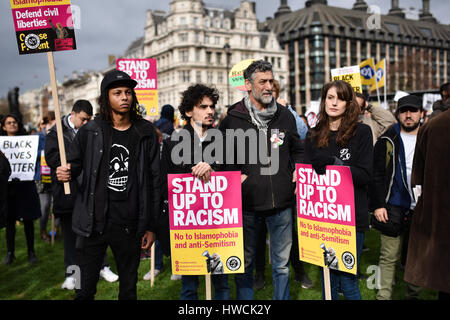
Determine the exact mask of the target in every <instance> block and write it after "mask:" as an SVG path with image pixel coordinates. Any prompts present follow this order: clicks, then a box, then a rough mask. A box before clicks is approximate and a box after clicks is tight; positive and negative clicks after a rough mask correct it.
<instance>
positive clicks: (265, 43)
mask: <svg viewBox="0 0 450 320" xmlns="http://www.w3.org/2000/svg"><path fill="white" fill-rule="evenodd" d="M144 57H145V58H154V59H156V60H157V61H158V96H159V97H158V99H159V105H160V106H162V105H164V104H171V105H173V106H174V107H175V108H176V107H177V106H178V105H179V103H180V99H181V93H182V92H183V91H184V90H186V89H187V87H188V86H189V85H191V84H195V83H204V84H207V85H214V86H215V87H216V88H217V89H218V91H219V92H220V100H219V103H218V106H217V107H218V110H217V112H218V113H222V112H224V110H225V107H226V106H227V105H231V104H233V103H235V102H237V101H239V100H240V99H242V97H243V96H244V94H243V93H241V92H239V91H237V90H235V89H234V88H230V86H229V84H228V72H227V71H229V70H230V69H231V68H232V66H234V65H235V64H237V63H239V62H240V61H242V60H245V59H265V60H267V61H270V62H271V63H272V64H273V66H274V74H275V77H276V78H277V79H278V80H279V81H280V83H281V85H282V88H285V86H286V83H287V78H288V73H287V55H286V52H285V51H284V50H283V49H282V48H281V47H280V45H279V43H278V41H277V38H276V35H275V34H274V33H273V32H272V31H271V30H270V29H269V28H268V26H267V24H263V23H260V22H259V21H258V20H257V18H256V12H255V3H253V2H250V1H242V2H241V4H240V6H239V7H238V8H236V9H235V10H234V11H229V10H225V9H221V8H208V7H205V5H204V3H203V1H202V0H172V1H171V2H170V12H169V13H168V14H166V13H165V12H163V11H150V10H149V11H148V12H147V23H146V27H145V36H144Z"/></svg>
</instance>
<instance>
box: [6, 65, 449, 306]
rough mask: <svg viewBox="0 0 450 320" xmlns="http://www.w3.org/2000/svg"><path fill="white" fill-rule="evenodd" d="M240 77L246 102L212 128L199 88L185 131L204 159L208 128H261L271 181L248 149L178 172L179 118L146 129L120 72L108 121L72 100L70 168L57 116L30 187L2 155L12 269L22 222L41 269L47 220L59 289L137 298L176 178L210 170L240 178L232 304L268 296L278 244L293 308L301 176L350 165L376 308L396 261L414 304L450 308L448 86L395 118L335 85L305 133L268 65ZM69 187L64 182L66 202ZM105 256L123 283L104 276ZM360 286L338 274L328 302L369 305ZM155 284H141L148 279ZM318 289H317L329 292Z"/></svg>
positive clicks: (192, 294)
mask: <svg viewBox="0 0 450 320" xmlns="http://www.w3.org/2000/svg"><path fill="white" fill-rule="evenodd" d="M244 78H245V88H246V91H247V95H246V96H245V98H244V99H243V100H241V101H239V102H237V103H235V104H234V105H232V106H229V107H228V110H227V113H226V115H224V116H223V117H221V121H220V123H219V124H216V123H215V119H216V116H217V115H216V114H215V113H216V110H215V107H216V104H217V102H218V101H219V99H220V98H221V97H220V96H219V93H218V91H217V90H216V89H215V88H214V87H213V86H208V85H204V84H196V85H192V86H190V87H189V88H188V89H187V90H186V91H185V92H183V93H182V96H181V103H180V106H179V107H178V111H179V113H180V114H181V117H182V119H183V120H185V122H186V125H185V126H184V129H186V130H187V131H188V132H189V133H190V137H191V139H192V141H191V143H192V144H194V143H196V142H197V141H198V142H199V143H200V145H201V148H202V150H204V149H205V148H207V147H208V144H209V143H210V140H208V139H205V137H206V136H208V133H209V132H210V131H209V130H211V129H213V128H218V129H219V130H220V131H221V132H222V134H223V135H225V134H226V132H228V130H239V129H242V130H244V131H247V130H256V132H258V134H257V135H256V136H257V139H258V141H257V144H258V145H261V143H260V141H259V140H260V139H263V140H265V141H266V142H267V144H268V145H269V146H270V144H271V143H273V141H271V138H272V134H273V132H275V134H276V135H277V137H276V139H275V141H277V142H278V143H279V144H278V152H279V153H278V156H279V158H278V166H279V168H278V170H277V171H276V172H270V173H269V174H262V172H263V171H264V170H265V169H267V164H263V163H257V164H253V163H250V162H249V158H250V154H249V153H250V150H251V146H250V145H249V144H250V141H249V140H245V141H244V144H245V145H244V146H239V148H240V149H239V150H244V151H245V154H244V159H245V161H244V163H242V162H239V161H234V164H232V165H230V164H228V163H227V164H218V163H213V162H211V163H208V162H203V161H200V162H198V161H197V162H195V160H196V159H195V157H194V155H192V159H191V161H190V163H183V164H181V165H177V164H175V163H174V161H173V160H172V158H171V154H172V150H173V148H174V147H175V146H176V144H177V143H176V142H175V141H172V140H171V135H172V134H173V132H174V130H176V128H174V114H175V109H174V108H173V107H172V106H170V105H166V106H164V108H163V109H162V113H161V118H160V120H158V121H157V122H156V123H154V124H152V123H151V122H149V121H147V120H145V119H143V117H142V116H141V115H140V113H139V104H138V101H137V98H136V93H135V90H134V88H135V87H136V85H137V82H136V81H134V80H132V79H131V78H130V77H129V76H128V74H126V73H124V72H121V71H117V70H113V71H110V72H108V73H107V74H106V75H105V77H104V79H103V81H102V83H101V90H100V97H99V99H98V104H99V106H100V110H99V113H98V114H97V115H96V116H95V118H94V119H93V120H91V117H92V116H93V108H92V105H91V104H90V103H89V102H88V101H86V100H79V101H77V102H76V103H75V104H74V105H73V109H72V112H71V113H70V114H68V115H65V116H64V117H63V118H62V119H61V120H62V128H63V140H64V144H65V149H66V156H67V164H66V165H62V163H61V160H60V156H59V147H58V139H57V138H58V137H57V130H56V126H54V122H55V117H54V114H51V113H50V114H48V115H46V116H45V117H44V118H43V119H42V121H41V122H40V126H39V128H40V131H39V132H38V133H37V134H38V135H39V148H38V159H36V164H37V165H36V168H37V169H36V175H35V181H20V180H18V179H17V178H15V179H12V181H8V178H9V176H10V175H11V168H10V165H9V163H8V159H7V158H6V157H5V156H4V154H3V153H1V152H0V164H1V167H0V188H1V194H0V195H1V199H0V200H1V202H0V208H1V214H0V227H6V244H7V246H6V248H7V252H6V256H5V258H4V260H3V263H4V264H5V265H10V264H12V263H14V260H15V232H16V221H20V222H22V223H23V226H24V231H25V238H26V245H27V252H28V261H29V263H30V264H36V263H38V257H37V256H36V252H35V249H34V222H35V220H37V219H40V223H39V226H40V238H41V239H42V241H46V242H48V241H49V236H48V232H47V221H48V219H49V213H50V212H52V214H53V215H54V217H55V218H57V220H58V223H57V224H58V225H60V226H61V229H62V239H63V246H64V265H65V268H66V269H65V270H64V273H65V280H64V283H63V285H62V288H63V289H68V290H74V289H75V292H76V299H80V300H83V299H84V300H86V299H87V300H92V299H94V298H95V294H96V288H97V282H98V281H99V278H100V277H103V278H105V279H106V280H108V281H111V282H114V281H117V280H118V281H119V299H121V300H134V299H136V298H137V282H138V267H139V263H140V259H141V258H142V254H143V252H147V251H148V249H149V248H150V247H151V245H152V244H153V243H155V244H156V257H155V258H156V272H155V275H158V274H159V273H160V271H161V269H162V268H163V263H162V261H163V255H166V256H170V240H169V209H168V205H167V204H168V192H167V191H168V188H167V175H168V174H174V173H188V174H192V175H193V176H194V177H196V178H198V179H200V180H202V181H204V182H206V181H209V179H210V177H211V173H212V172H214V171H240V172H241V184H242V209H243V212H242V217H243V236H244V239H243V240H244V260H245V268H244V273H242V274H235V275H234V281H235V284H236V285H235V288H236V298H237V299H243V300H252V299H254V292H255V290H257V289H261V288H263V287H264V284H265V274H264V270H265V261H266V256H265V253H266V243H269V244H270V245H269V250H268V252H269V255H270V261H271V269H272V278H273V281H272V283H273V299H276V300H288V299H290V285H291V284H290V268H289V264H290V263H291V264H292V267H293V270H294V271H295V279H296V280H297V281H298V282H299V283H300V284H301V285H302V287H303V288H304V289H306V290H307V289H310V288H312V287H314V285H315V284H314V283H313V282H312V281H311V279H309V277H308V275H307V273H306V272H305V270H304V265H305V263H304V262H301V261H300V260H299V257H298V239H297V231H296V220H295V217H296V204H295V197H296V196H295V193H296V184H295V181H296V174H295V171H294V165H295V163H305V164H311V165H312V167H313V169H314V171H315V173H316V174H317V175H323V174H325V172H326V167H327V166H328V165H337V166H347V167H349V168H350V172H351V175H352V180H353V184H354V199H355V218H356V254H357V261H358V263H359V262H360V260H361V256H362V255H363V251H364V239H365V233H366V232H367V231H368V230H369V229H370V228H371V227H372V228H374V229H376V230H378V231H379V233H380V255H379V272H380V274H379V280H380V281H379V285H378V288H377V295H376V298H377V299H378V300H390V299H392V288H393V285H394V278H395V268H396V265H397V264H398V263H399V262H401V264H402V265H403V266H405V278H404V281H405V282H406V284H407V285H406V288H407V289H406V292H405V297H406V298H408V299H418V298H419V293H420V290H421V289H422V288H429V289H433V290H436V291H438V292H439V299H446V300H448V299H449V295H450V277H449V276H448V273H447V270H446V266H447V263H446V262H449V255H448V252H450V232H449V227H448V226H449V225H450V222H449V210H450V203H449V201H450V200H449V198H448V197H447V196H446V192H445V187H446V186H448V185H450V181H449V179H450V175H449V174H448V168H447V167H448V166H447V165H446V164H447V163H448V159H449V157H450V141H449V134H448V129H447V126H448V123H449V120H450V119H449V117H450V113H449V112H448V108H449V106H450V84H449V83H446V84H444V85H443V86H442V87H441V96H442V100H439V101H437V102H436V103H435V104H434V106H433V109H434V112H433V114H432V115H431V116H430V117H429V119H425V117H424V113H423V102H422V99H421V98H420V97H419V96H415V95H408V96H405V97H403V98H401V99H400V100H399V101H398V102H397V104H396V108H395V113H394V114H393V113H391V112H390V111H389V110H385V109H384V108H383V107H381V106H373V105H371V104H370V102H369V101H368V99H367V96H365V95H363V94H360V93H356V92H354V90H353V88H352V87H351V86H350V85H349V84H348V83H346V82H344V81H333V82H330V83H327V84H325V85H324V86H323V88H322V93H321V103H320V112H319V114H318V122H317V124H316V125H315V126H314V127H313V128H309V126H308V122H307V121H305V120H306V119H304V118H302V117H300V116H299V115H298V114H297V112H296V111H295V109H294V108H293V107H292V106H291V105H289V104H288V103H287V101H286V100H284V99H281V98H280V97H279V94H280V86H279V83H278V82H277V81H276V80H275V79H274V74H273V69H272V65H271V64H270V63H268V62H266V61H263V60H259V61H255V62H253V63H252V64H251V65H250V66H249V67H248V68H247V69H246V70H245V72H244ZM26 134H27V133H26V131H25V130H24V128H23V125H22V124H21V123H20V121H19V119H18V118H17V117H16V116H14V115H6V116H4V117H3V118H2V119H1V135H5V136H18V135H26ZM280 141H281V143H280ZM234 154H235V155H237V152H235V153H234ZM43 157H45V161H42V158H43ZM47 167H48V168H49V169H50V170H49V171H47V170H46V168H47ZM63 184H69V186H70V190H71V193H70V194H66V193H65V191H64V185H63ZM19 190H20V193H19ZM19 194H20V195H21V196H20V197H19V196H18V195H19ZM267 234H268V240H266V238H267ZM108 248H111V251H112V253H113V256H114V260H115V266H116V270H117V273H118V275H116V274H114V273H113V272H112V271H111V269H110V267H109V264H108V261H107V254H106V253H107V249H108ZM2 254H3V253H2ZM73 265H77V266H79V268H80V271H81V273H82V275H83V276H82V277H81V280H80V281H81V283H76V281H77V280H76V279H75V278H73V277H71V274H70V273H69V272H68V269H69V267H70V266H73ZM317 268H318V267H317ZM358 269H359V266H358ZM255 270H256V275H255ZM358 271H360V270H358ZM359 276H360V272H358V274H357V275H353V274H350V273H345V272H341V271H337V270H331V274H330V284H331V297H332V299H339V293H341V294H342V295H343V296H344V297H345V298H346V299H349V300H361V299H362V297H361V293H360V290H359V286H358V277H359ZM149 279H150V274H146V275H145V276H144V280H149ZM173 279H174V280H176V279H178V278H176V277H174V278H173ZM230 279H231V277H229V276H227V275H213V276H212V284H213V286H214V298H215V299H218V300H219V299H222V300H228V299H230V286H229V280H230ZM181 282H182V290H181V292H180V293H179V294H180V299H185V300H196V299H198V293H197V292H198V286H199V280H198V276H182V277H181ZM323 282H324V280H323V278H322V289H323V291H324V285H323ZM324 297H325V294H324Z"/></svg>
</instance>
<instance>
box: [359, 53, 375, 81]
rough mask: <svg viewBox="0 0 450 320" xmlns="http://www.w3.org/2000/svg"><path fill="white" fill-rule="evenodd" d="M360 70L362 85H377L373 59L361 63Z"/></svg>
mask: <svg viewBox="0 0 450 320" xmlns="http://www.w3.org/2000/svg"><path fill="white" fill-rule="evenodd" d="M359 68H360V70H361V71H360V72H361V83H362V84H363V85H366V86H373V85H375V77H374V76H375V70H374V68H375V62H374V61H373V58H369V59H367V60H364V61H363V62H361V64H360V65H359Z"/></svg>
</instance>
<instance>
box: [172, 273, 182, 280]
mask: <svg viewBox="0 0 450 320" xmlns="http://www.w3.org/2000/svg"><path fill="white" fill-rule="evenodd" d="M170 280H174V281H176V280H181V276H180V275H179V274H173V275H171V276H170Z"/></svg>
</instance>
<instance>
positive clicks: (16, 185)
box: [7, 181, 41, 221]
mask: <svg viewBox="0 0 450 320" xmlns="http://www.w3.org/2000/svg"><path fill="white" fill-rule="evenodd" d="M7 214H8V215H10V214H11V215H15V219H16V220H20V221H32V220H36V219H38V218H40V217H41V205H40V202H39V195H38V193H37V189H36V183H35V182H34V181H11V182H8V199H7Z"/></svg>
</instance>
